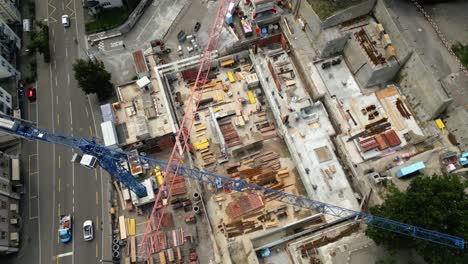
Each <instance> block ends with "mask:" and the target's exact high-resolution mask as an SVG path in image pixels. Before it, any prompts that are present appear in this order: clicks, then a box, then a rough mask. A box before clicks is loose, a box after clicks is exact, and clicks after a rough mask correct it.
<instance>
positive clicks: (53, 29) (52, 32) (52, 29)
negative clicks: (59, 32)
mask: <svg viewBox="0 0 468 264" xmlns="http://www.w3.org/2000/svg"><path fill="white" fill-rule="evenodd" d="M54 33H55V31H54V29H53V28H52V37H53V36H54ZM54 51H55V45H54Z"/></svg>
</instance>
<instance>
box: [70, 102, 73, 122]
mask: <svg viewBox="0 0 468 264" xmlns="http://www.w3.org/2000/svg"><path fill="white" fill-rule="evenodd" d="M70 124H72V125H73V111H72V104H71V102H70ZM72 129H73V128H72Z"/></svg>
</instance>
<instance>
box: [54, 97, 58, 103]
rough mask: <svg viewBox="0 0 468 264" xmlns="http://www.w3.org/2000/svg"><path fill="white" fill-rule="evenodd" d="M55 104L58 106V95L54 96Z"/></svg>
mask: <svg viewBox="0 0 468 264" xmlns="http://www.w3.org/2000/svg"><path fill="white" fill-rule="evenodd" d="M55 104H58V95H56V96H55Z"/></svg>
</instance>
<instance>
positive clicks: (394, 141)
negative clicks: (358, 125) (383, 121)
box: [359, 130, 401, 152]
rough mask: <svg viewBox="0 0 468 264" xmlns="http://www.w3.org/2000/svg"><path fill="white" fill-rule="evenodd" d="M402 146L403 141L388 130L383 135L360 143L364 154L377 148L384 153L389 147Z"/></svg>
mask: <svg viewBox="0 0 468 264" xmlns="http://www.w3.org/2000/svg"><path fill="white" fill-rule="evenodd" d="M400 144H401V140H400V138H399V137H398V135H397V133H396V132H395V131H394V130H388V131H386V132H384V133H382V134H377V135H375V136H371V137H368V138H366V139H363V140H361V141H359V146H360V147H361V150H362V151H363V152H367V151H369V150H372V149H376V148H377V149H378V150H380V151H382V150H385V149H387V148H389V147H396V146H398V145H400Z"/></svg>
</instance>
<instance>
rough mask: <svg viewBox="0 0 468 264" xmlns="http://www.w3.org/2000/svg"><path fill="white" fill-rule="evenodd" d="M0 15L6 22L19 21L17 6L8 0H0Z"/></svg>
mask: <svg viewBox="0 0 468 264" xmlns="http://www.w3.org/2000/svg"><path fill="white" fill-rule="evenodd" d="M0 17H1V18H2V19H3V20H5V21H6V22H7V23H14V22H19V21H21V15H20V12H19V10H18V8H16V6H15V5H14V4H13V3H12V2H11V1H10V0H0Z"/></svg>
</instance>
